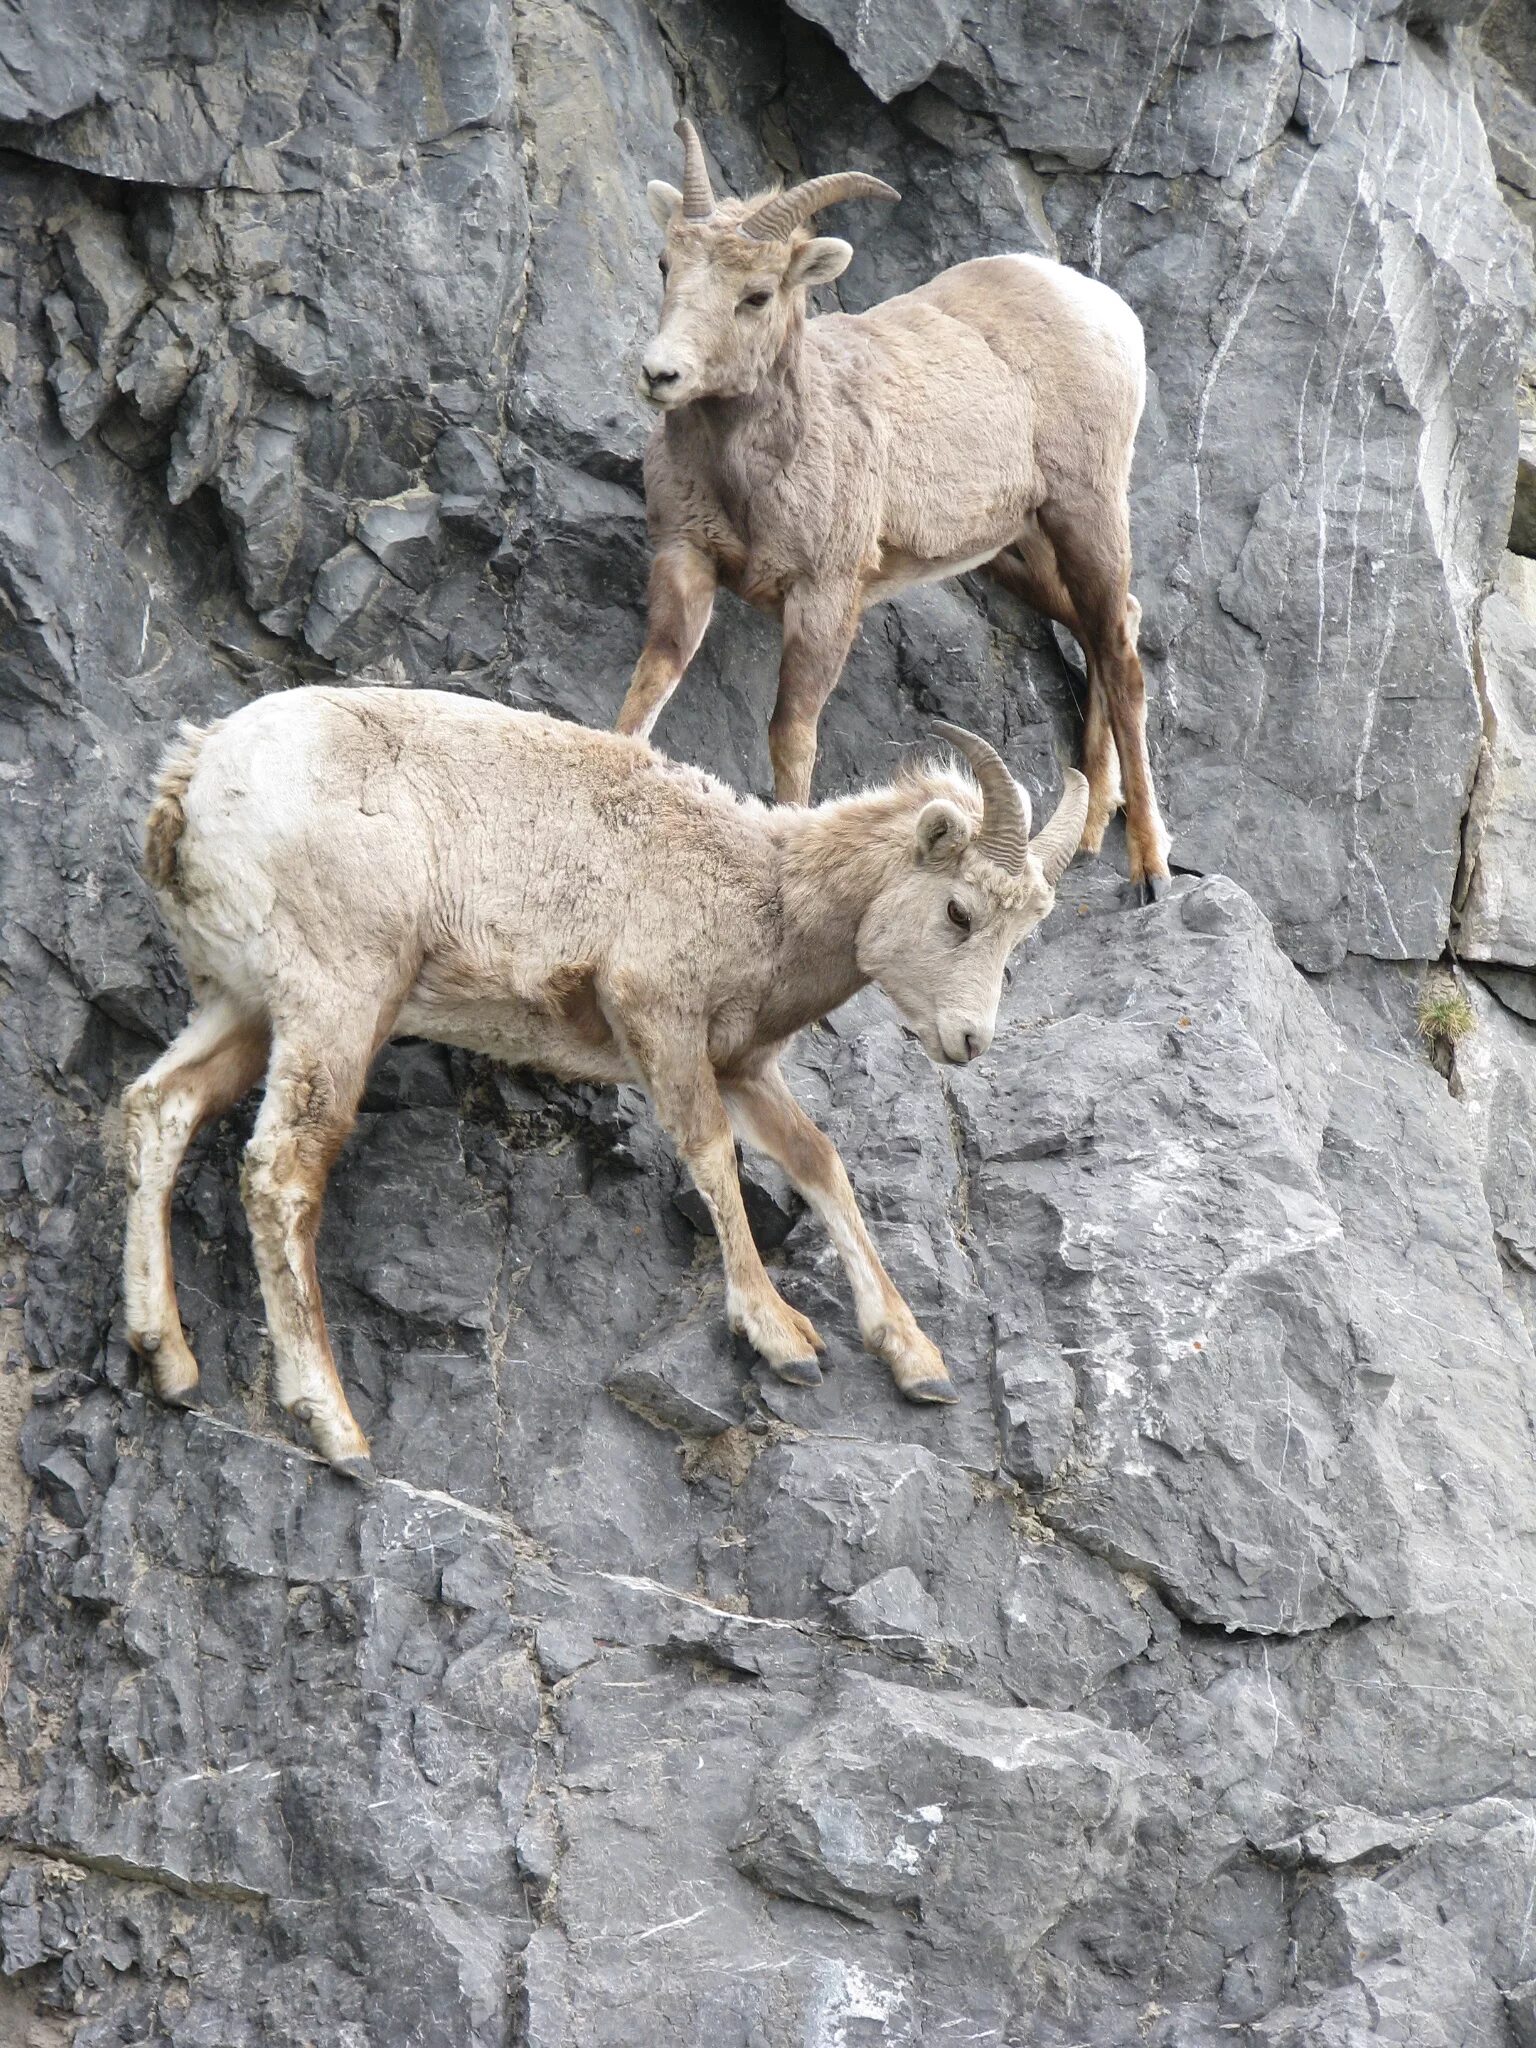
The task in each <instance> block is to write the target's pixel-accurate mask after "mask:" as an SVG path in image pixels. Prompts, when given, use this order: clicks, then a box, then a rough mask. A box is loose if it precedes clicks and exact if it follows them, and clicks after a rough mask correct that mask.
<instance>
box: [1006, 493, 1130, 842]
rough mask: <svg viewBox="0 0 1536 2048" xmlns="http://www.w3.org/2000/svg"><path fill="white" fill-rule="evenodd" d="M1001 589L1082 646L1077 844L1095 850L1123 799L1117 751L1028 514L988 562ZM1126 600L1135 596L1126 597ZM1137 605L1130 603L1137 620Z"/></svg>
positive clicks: (1077, 632) (1074, 616)
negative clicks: (1082, 814) (1084, 680)
mask: <svg viewBox="0 0 1536 2048" xmlns="http://www.w3.org/2000/svg"><path fill="white" fill-rule="evenodd" d="M988 566H989V567H990V568H991V569H992V571H993V573H994V575H995V576H996V577H997V579H998V581H999V582H1000V583H1001V584H1002V585H1003V586H1004V588H1005V589H1008V590H1011V591H1012V592H1013V593H1014V595H1015V596H1016V597H1022V598H1023V600H1024V602H1025V603H1026V604H1027V605H1030V606H1031V607H1032V608H1033V609H1034V610H1035V611H1037V612H1040V613H1042V614H1043V615H1044V616H1045V617H1046V618H1048V619H1054V620H1055V621H1056V623H1057V624H1058V625H1059V626H1065V627H1066V629H1067V631H1068V632H1069V633H1070V634H1071V635H1072V637H1073V639H1074V640H1076V642H1077V644H1078V645H1079V647H1081V648H1082V650H1083V661H1084V664H1085V666H1086V668H1087V671H1088V705H1087V709H1086V710H1085V712H1084V714H1083V773H1084V774H1085V775H1086V776H1087V778H1088V819H1087V823H1086V824H1085V825H1084V827H1083V850H1084V851H1085V852H1086V853H1097V852H1098V851H1099V849H1100V848H1101V847H1102V845H1103V844H1104V828H1105V827H1106V826H1107V825H1108V823H1109V821H1110V819H1111V818H1112V817H1113V816H1114V814H1115V812H1116V811H1117V810H1119V808H1120V805H1121V802H1122V801H1123V798H1122V793H1121V788H1120V757H1119V755H1118V754H1117V753H1116V751H1115V736H1114V732H1113V730H1112V728H1111V725H1110V720H1109V707H1108V705H1107V703H1106V702H1105V696H1104V686H1103V683H1102V681H1101V680H1100V677H1099V674H1098V667H1097V664H1096V662H1095V661H1094V658H1093V652H1092V650H1091V649H1090V647H1089V646H1088V643H1087V640H1086V639H1085V637H1084V634H1083V628H1082V625H1081V623H1080V621H1079V618H1078V613H1077V607H1076V605H1075V604H1074V603H1073V601H1072V593H1071V592H1070V591H1069V590H1068V588H1067V586H1066V584H1065V583H1064V582H1063V580H1062V575H1061V565H1060V563H1059V562H1058V561H1057V559H1056V550H1055V547H1054V546H1053V545H1052V543H1051V539H1050V536H1049V535H1048V534H1047V533H1045V532H1044V531H1043V530H1042V529H1041V527H1040V526H1039V525H1037V524H1036V523H1035V522H1034V521H1033V520H1031V522H1030V523H1029V525H1028V526H1026V527H1024V528H1023V529H1022V531H1021V532H1020V533H1019V534H1018V535H1017V536H1016V537H1015V539H1014V540H1013V541H1012V542H1011V543H1010V544H1009V545H1008V546H1007V547H1006V548H1004V549H1003V551H1002V553H1001V554H999V555H996V556H994V557H993V559H992V561H991V563H990V564H989V565H988ZM1130 602H1131V604H1133V605H1135V604H1136V600H1135V599H1134V598H1132V599H1131V600H1130ZM1140 614H1141V608H1140V606H1139V605H1137V606H1136V615H1137V618H1138V620H1139V618H1140Z"/></svg>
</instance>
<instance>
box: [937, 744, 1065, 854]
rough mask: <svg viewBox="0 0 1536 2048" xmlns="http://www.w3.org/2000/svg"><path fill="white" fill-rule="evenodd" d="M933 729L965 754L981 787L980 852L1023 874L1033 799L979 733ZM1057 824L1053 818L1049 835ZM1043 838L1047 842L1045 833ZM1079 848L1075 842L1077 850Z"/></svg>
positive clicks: (977, 843) (978, 850)
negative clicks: (1025, 792)
mask: <svg viewBox="0 0 1536 2048" xmlns="http://www.w3.org/2000/svg"><path fill="white" fill-rule="evenodd" d="M933 729H934V731H935V732H936V733H937V734H938V736H939V738H940V739H941V740H948V741H949V744H950V745H951V746H952V747H953V748H954V749H955V751H956V752H957V753H960V754H964V756H965V758H966V760H967V761H969V762H970V764H971V772H972V774H973V775H974V776H975V777H976V780H977V781H978V782H979V783H980V785H981V831H980V832H979V833H978V834H977V838H976V851H977V852H978V853H980V854H985V856H986V857H987V859H988V860H992V861H996V862H997V865H998V866H999V867H1000V868H1003V869H1005V870H1006V871H1007V873H1009V874H1010V875H1020V874H1022V873H1023V872H1024V856H1025V855H1026V854H1027V853H1028V851H1029V798H1028V797H1027V796H1026V795H1025V794H1024V792H1023V790H1022V789H1020V787H1019V785H1018V784H1017V783H1016V782H1015V781H1014V779H1013V777H1012V776H1011V775H1010V774H1009V773H1008V763H1007V762H1006V761H1005V760H1004V759H1003V757H1002V755H1001V754H1000V753H999V752H998V751H997V749H996V747H993V746H989V745H988V744H987V742H986V741H985V740H984V739H982V738H980V737H979V735H978V734H976V733H974V732H967V731H966V729H965V727H964V726H963V725H945V724H943V723H941V722H939V721H935V723H934V728H933ZM1055 822H1056V820H1055V819H1054V818H1053V819H1052V820H1051V824H1050V825H1047V826H1046V828H1045V830H1046V832H1049V831H1050V830H1051V826H1053V825H1054V824H1055ZM1040 836H1041V838H1042V839H1043V838H1044V837H1045V833H1044V832H1042V833H1041V835H1040ZM1076 846H1077V842H1076V840H1074V841H1073V850H1074V851H1075V850H1076ZM1067 858H1068V859H1070V858H1071V855H1070V854H1069V855H1068V856H1067ZM1062 865H1063V867H1064V866H1065V865H1066V862H1065V861H1064V862H1063V863H1062Z"/></svg>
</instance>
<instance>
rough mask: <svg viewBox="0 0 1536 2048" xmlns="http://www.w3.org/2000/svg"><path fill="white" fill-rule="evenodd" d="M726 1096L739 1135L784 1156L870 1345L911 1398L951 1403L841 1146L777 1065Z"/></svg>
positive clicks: (941, 1367)
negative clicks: (885, 1260)
mask: <svg viewBox="0 0 1536 2048" xmlns="http://www.w3.org/2000/svg"><path fill="white" fill-rule="evenodd" d="M725 1101H726V1107H727V1109H728V1110H729V1112H730V1115H731V1118H732V1120H733V1121H734V1123H735V1125H736V1128H737V1130H738V1131H739V1132H740V1134H741V1136H742V1137H743V1138H744V1139H745V1140H746V1142H747V1143H748V1144H749V1145H755V1146H756V1147H757V1149H758V1150H759V1151H760V1152H766V1153H767V1154H768V1156H769V1158H770V1159H775V1160H777V1161H778V1163H779V1165H780V1166H782V1167H783V1169H784V1171H785V1172H786V1173H787V1174H788V1175H789V1177H790V1179H791V1180H792V1181H793V1182H794V1184H795V1186H796V1187H797V1188H798V1189H799V1191H800V1193H801V1194H802V1195H803V1196H804V1197H805V1199H806V1201H807V1202H808V1203H809V1204H810V1206H811V1207H812V1208H813V1209H814V1210H815V1211H816V1214H817V1215H818V1216H819V1217H820V1218H821V1221H822V1223H823V1224H824V1225H825V1226H826V1230H827V1234H828V1236H829V1237H830V1238H831V1240H832V1242H833V1244H834V1245H835V1246H836V1247H837V1252H838V1256H839V1257H840V1258H841V1260H842V1262H843V1269H844V1271H845V1272H846V1273H847V1275H848V1283H849V1285H850V1287H851V1288H852V1289H853V1299H854V1306H855V1308H856V1309H857V1311H858V1317H859V1334H860V1336H861V1337H862V1338H863V1339H864V1345H865V1348H866V1350H869V1351H872V1352H874V1354H875V1356H876V1357H877V1358H883V1359H884V1360H885V1362H886V1364H887V1365H888V1366H889V1367H890V1369H891V1377H892V1378H893V1379H894V1380H895V1382H896V1385H897V1387H898V1388H899V1389H900V1391H901V1392H902V1393H903V1394H905V1396H906V1397H907V1399H908V1400H909V1401H953V1400H954V1398H955V1389H954V1385H953V1383H952V1381H951V1380H950V1377H949V1372H948V1370H947V1368H946V1367H945V1364H944V1360H943V1357H942V1356H941V1355H940V1353H939V1350H938V1348H937V1346H935V1345H933V1344H931V1343H930V1342H929V1341H928V1339H927V1338H926V1337H925V1336H924V1335H923V1333H922V1331H921V1330H920V1329H919V1328H918V1327H917V1322H916V1319H915V1318H914V1316H913V1314H912V1311H911V1309H909V1308H908V1307H907V1304H906V1303H905V1302H904V1301H903V1300H902V1298H901V1296H900V1294H898V1293H897V1291H896V1283H895V1282H894V1281H893V1280H892V1278H891V1276H890V1274H889V1273H887V1272H886V1270H885V1268H884V1266H882V1265H881V1263H880V1254H879V1253H878V1252H877V1251H876V1250H875V1247H874V1244H873V1242H872V1240H871V1238H870V1235H869V1232H868V1230H867V1229H866V1228H865V1224H864V1218H863V1217H862V1216H861V1215H860V1214H859V1205H858V1203H857V1201H856V1200H855V1199H854V1193H853V1188H852V1186H851V1185H850V1183H849V1180H848V1173H847V1169H846V1168H845V1167H844V1165H843V1162H842V1160H841V1159H840V1158H839V1157H838V1153H837V1147H836V1146H835V1145H834V1144H833V1143H832V1140H831V1139H830V1138H829V1137H828V1136H827V1135H826V1133H825V1132H824V1131H821V1130H818V1129H817V1127H816V1125H815V1124H813V1123H812V1122H811V1119H810V1118H809V1117H808V1116H807V1115H806V1113H805V1111H804V1110H803V1109H802V1108H801V1107H800V1105H799V1103H798V1102H796V1100H795V1098H794V1096H793V1095H791V1093H790V1092H789V1085H788V1083H787V1082H786V1081H785V1079H784V1076H783V1075H782V1074H781V1073H780V1072H779V1070H778V1068H777V1067H776V1066H771V1067H769V1068H767V1069H766V1070H765V1071H764V1072H762V1073H760V1074H755V1075H753V1076H752V1078H751V1079H750V1080H733V1081H729V1082H727V1083H726V1084H725Z"/></svg>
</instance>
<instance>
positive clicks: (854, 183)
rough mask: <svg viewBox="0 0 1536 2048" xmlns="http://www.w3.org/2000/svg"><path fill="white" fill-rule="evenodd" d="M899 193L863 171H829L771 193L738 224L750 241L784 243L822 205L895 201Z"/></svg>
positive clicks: (881, 179) (818, 210) (880, 179)
mask: <svg viewBox="0 0 1536 2048" xmlns="http://www.w3.org/2000/svg"><path fill="white" fill-rule="evenodd" d="M900 197H901V194H900V193H899V192H898V191H896V189H895V188H894V186H891V185H887V184H886V182H885V180H884V179H883V178H871V177H869V176H868V175H867V174H866V173H865V172H863V171H833V172H832V173H831V174H830V176H828V177H825V178H807V179H806V181H805V183H804V184H803V185H795V186H792V187H791V188H790V190H789V191H788V192H775V193H774V194H773V195H772V197H771V198H768V199H763V200H759V202H758V204H757V205H756V206H754V207H753V209H752V211H751V212H750V213H749V214H746V215H745V216H744V217H743V218H742V220H741V222H740V223H739V225H740V228H741V232H742V233H743V234H744V235H750V236H751V237H752V239H753V241H754V242H787V241H788V240H789V238H790V236H791V235H792V234H793V233H794V232H795V229H796V228H798V227H800V226H802V225H803V224H804V223H805V222H806V221H808V220H809V219H810V217H811V215H812V214H813V213H819V212H820V211H821V209H822V207H824V206H836V205H837V204H838V202H839V201H840V200H843V199H899V198H900Z"/></svg>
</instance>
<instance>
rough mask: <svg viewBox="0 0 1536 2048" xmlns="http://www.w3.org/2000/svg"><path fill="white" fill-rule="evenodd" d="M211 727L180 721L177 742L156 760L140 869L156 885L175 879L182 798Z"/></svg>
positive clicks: (163, 885) (184, 822)
mask: <svg viewBox="0 0 1536 2048" xmlns="http://www.w3.org/2000/svg"><path fill="white" fill-rule="evenodd" d="M212 730H213V728H212V727H211V726H199V725H183V726H182V727H181V729H180V732H179V734H178V737H177V744H176V745H175V746H173V747H171V748H170V749H169V750H168V751H167V753H166V755H165V757H164V759H163V760H162V761H161V763H160V773H159V775H158V776H157V777H156V779H155V800H154V802H153V803H152V804H151V805H150V807H149V816H148V817H147V818H146V819H145V820H144V873H145V875H146V876H147V877H148V879H149V881H150V882H151V883H152V884H153V886H154V887H155V888H157V889H168V888H169V887H170V885H171V883H172V882H173V881H174V880H175V879H176V848H177V845H178V844H179V843H180V840H181V835H182V833H183V832H184V831H185V830H186V827H187V813H186V810H185V808H184V804H183V799H184V798H185V796H186V794H187V788H188V785H189V784H190V783H191V780H192V774H193V771H194V769H195V768H196V767H197V757H198V755H199V753H200V752H201V751H202V745H203V741H204V740H205V739H207V737H208V734H209V733H210V732H211V731H212Z"/></svg>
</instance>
